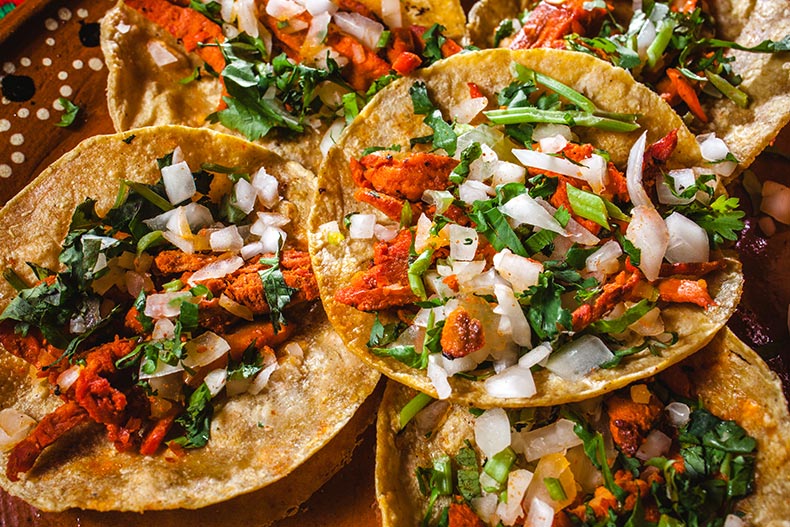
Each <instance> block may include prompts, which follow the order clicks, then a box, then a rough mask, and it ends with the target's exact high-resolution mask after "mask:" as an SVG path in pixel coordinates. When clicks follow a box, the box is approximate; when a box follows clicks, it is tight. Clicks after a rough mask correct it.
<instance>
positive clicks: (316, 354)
mask: <svg viewBox="0 0 790 527" xmlns="http://www.w3.org/2000/svg"><path fill="white" fill-rule="evenodd" d="M124 139H126V140H128V141H129V142H128V144H127V143H126V142H125V141H124ZM176 146H180V147H181V149H182V151H183V152H184V156H185V159H186V161H187V162H188V163H189V164H190V165H191V166H193V167H196V166H199V165H200V164H201V163H203V162H212V163H218V164H221V165H224V166H234V167H239V169H240V170H242V171H246V172H251V171H252V170H253V169H256V170H257V168H259V167H260V166H265V167H267V170H268V172H269V173H271V174H272V175H274V176H275V177H277V178H278V180H279V183H280V194H281V195H282V196H283V198H284V200H287V202H286V201H283V202H281V205H280V207H288V209H289V211H288V213H289V215H290V216H291V218H292V222H291V223H290V224H289V226H290V227H291V228H290V229H289V232H288V237H289V240H296V246H297V248H299V246H300V244H301V248H302V249H304V248H305V245H306V230H305V226H306V218H307V210H308V207H309V205H310V203H311V200H312V191H313V190H314V185H315V178H314V176H313V175H312V173H310V172H309V171H307V170H305V169H304V168H302V167H301V166H299V165H298V164H296V163H293V162H288V161H285V160H283V159H282V158H281V157H279V156H277V155H276V154H274V153H272V152H270V151H268V150H266V149H264V148H261V147H260V146H257V145H254V144H251V143H248V142H246V141H243V140H241V139H237V138H235V137H231V136H228V135H224V134H218V133H216V132H212V131H210V130H202V129H195V128H186V127H176V126H168V127H159V128H146V129H139V130H134V131H132V132H130V133H123V134H117V135H110V136H99V137H94V138H91V139H88V140H86V141H84V142H83V143H81V144H80V145H79V146H78V147H77V148H75V149H74V150H72V151H71V152H69V153H67V154H66V155H64V156H63V157H62V158H61V159H59V160H58V161H57V162H55V163H54V164H53V165H52V166H50V167H49V168H48V169H47V170H45V171H44V172H43V173H42V174H41V175H40V176H39V177H38V178H37V179H36V180H35V181H34V182H33V183H31V184H30V185H29V186H28V187H27V188H25V189H24V190H23V191H22V192H21V193H20V194H18V195H17V196H16V197H15V198H14V199H12V200H11V201H10V202H9V203H8V204H7V205H6V206H5V207H4V208H3V209H2V211H0V247H3V252H2V255H0V267H2V268H7V267H12V268H13V269H15V270H16V272H17V273H19V274H20V275H22V276H23V277H25V278H26V279H28V280H31V281H32V275H31V273H30V270H29V269H28V268H27V266H25V262H27V261H30V262H35V263H37V264H39V265H42V266H45V267H49V268H57V257H58V254H59V252H60V243H61V240H62V239H63V237H64V236H65V234H66V232H67V229H68V226H69V222H70V219H71V214H72V211H73V210H74V208H75V207H76V206H77V205H78V204H80V203H81V202H82V201H83V200H84V199H85V198H87V197H93V198H96V199H97V200H98V202H97V211H98V212H99V213H100V214H102V213H104V212H105V211H107V210H108V209H109V207H110V206H111V205H112V203H113V201H114V200H115V196H116V193H117V191H118V184H119V181H120V180H121V179H131V180H134V181H142V182H146V183H154V182H156V181H157V180H158V179H159V177H160V173H159V170H158V168H157V166H156V163H155V159H156V158H157V157H162V156H163V155H165V154H167V153H169V152H172V151H173V149H174V148H175V147H176ZM14 296H15V291H14V290H13V288H12V287H11V286H10V285H9V284H8V283H7V282H6V281H2V283H0V310H2V309H4V308H5V306H6V305H7V304H8V303H9V302H10V300H11V299H12V298H13V297H14ZM303 320H304V322H303V323H302V324H303V327H302V328H300V330H299V332H298V333H297V334H296V335H295V337H294V338H293V339H292V340H294V341H296V342H298V343H299V344H300V345H301V347H302V349H303V350H304V352H305V357H304V361H303V362H302V363H301V364H299V363H298V362H292V361H283V362H282V364H281V365H280V367H279V368H278V369H277V370H276V371H275V373H274V374H273V375H272V377H271V379H270V382H269V384H268V385H267V387H266V388H265V389H264V391H262V392H261V393H260V394H259V395H258V396H252V395H249V394H244V395H241V396H237V397H233V398H230V399H226V400H225V402H224V403H221V404H220V405H219V406H218V407H217V408H216V412H215V417H214V420H213V421H212V428H211V439H210V441H209V443H208V445H207V446H206V447H204V448H199V449H193V450H189V451H187V453H186V455H185V456H184V457H182V458H179V459H176V460H174V461H171V460H166V459H165V456H163V455H154V456H149V457H146V456H141V455H139V454H136V453H120V452H118V451H116V449H115V448H114V446H113V445H112V444H111V443H110V442H109V441H108V440H107V439H106V435H105V432H104V429H103V427H100V426H86V427H83V428H81V429H78V430H75V431H74V433H72V434H69V435H68V436H66V437H64V438H62V440H61V441H58V442H57V443H56V444H55V445H53V446H52V447H51V448H49V449H47V450H46V451H45V452H44V454H43V455H42V456H41V458H39V460H38V461H37V463H36V465H35V466H34V467H33V469H32V470H31V471H30V472H28V473H27V474H26V475H24V476H23V477H22V479H21V480H20V481H18V482H10V481H9V480H8V479H7V478H6V476H5V466H6V463H7V460H8V453H3V454H2V456H0V472H2V475H0V485H2V486H3V488H5V489H6V490H7V491H8V492H9V493H11V494H13V495H16V496H19V497H21V498H22V499H24V500H25V501H28V502H29V503H31V504H32V505H34V506H36V507H38V508H40V509H42V510H48V511H61V510H65V509H68V508H71V507H79V508H86V509H96V510H102V511H104V510H127V511H143V510H157V509H174V508H198V507H204V506H207V505H210V504H213V503H217V502H221V501H224V500H228V499H230V498H233V497H235V496H238V495H240V494H244V493H248V492H251V491H254V490H256V489H260V488H262V487H265V486H267V485H269V484H272V483H274V482H276V481H278V480H280V479H281V478H283V477H284V476H286V475H287V474H288V473H290V472H291V471H292V470H294V469H295V468H296V467H298V466H299V465H300V464H302V463H303V462H304V461H305V460H307V459H308V458H309V457H310V456H311V455H313V454H314V453H316V452H317V451H318V450H319V449H320V448H321V447H322V446H324V445H325V444H326V443H327V442H328V441H329V440H330V439H331V438H332V437H334V436H335V435H336V434H337V433H339V432H340V430H341V429H342V428H343V426H344V425H345V424H346V423H347V422H348V421H349V420H350V419H351V418H352V417H353V415H354V413H355V412H356V410H357V409H358V408H359V406H360V405H361V404H362V402H363V401H364V400H365V399H366V398H367V397H368V395H370V393H371V392H372V391H373V388H374V387H375V385H376V382H377V379H378V374H376V373H375V372H373V371H371V370H369V369H368V368H366V367H365V366H364V365H363V364H362V362H361V361H359V360H358V359H356V358H355V357H354V356H353V355H352V354H350V353H348V352H347V351H346V350H345V349H344V347H343V344H342V341H341V340H340V338H339V337H338V335H337V334H336V333H335V332H334V331H332V329H331V326H330V325H329V323H328V321H327V320H326V317H325V315H324V313H323V311H322V309H321V307H320V305H314V306H313V307H311V308H310V309H309V310H308V311H307V312H305V313H303ZM340 378H342V379H343V380H344V382H342V383H338V382H337V379H340ZM60 404H61V400H60V399H59V398H58V397H56V396H55V395H52V394H50V393H49V387H48V385H47V383H46V381H42V380H40V379H37V378H36V377H34V376H33V375H32V374H31V372H30V371H29V368H28V366H27V364H26V363H24V362H23V361H22V360H21V359H18V358H16V357H14V356H12V355H10V354H9V353H7V352H5V351H3V352H2V353H0V407H2V408H8V407H12V408H15V409H17V410H19V411H21V412H23V413H25V414H28V415H30V416H31V417H33V418H35V419H37V420H38V419H41V418H42V417H44V416H45V415H46V414H48V413H49V412H51V411H52V410H54V409H55V408H56V407H57V406H59V405H60ZM316 479H319V478H317V477H316ZM325 479H326V478H324V480H325Z"/></svg>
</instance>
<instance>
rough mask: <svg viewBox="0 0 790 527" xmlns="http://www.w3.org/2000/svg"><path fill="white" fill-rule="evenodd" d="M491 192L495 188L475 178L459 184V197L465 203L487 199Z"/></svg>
mask: <svg viewBox="0 0 790 527" xmlns="http://www.w3.org/2000/svg"><path fill="white" fill-rule="evenodd" d="M491 193H493V190H492V189H491V187H490V186H488V185H486V184H485V183H482V182H480V181H475V180H474V179H467V180H466V181H464V182H463V183H461V184H460V185H458V197H459V199H460V200H461V201H463V202H464V203H474V202H475V201H485V200H487V199H488V196H489V194H491Z"/></svg>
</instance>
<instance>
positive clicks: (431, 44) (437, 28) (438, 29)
mask: <svg viewBox="0 0 790 527" xmlns="http://www.w3.org/2000/svg"><path fill="white" fill-rule="evenodd" d="M445 29H446V28H445V27H444V26H441V25H439V24H433V25H432V26H431V27H429V28H428V29H427V30H426V31H425V33H423V34H422V41H423V42H424V43H425V46H424V49H423V52H422V55H423V58H424V59H425V60H424V62H423V65H424V66H430V65H431V64H433V63H434V62H436V61H438V60H441V59H442V58H443V54H442V46H443V45H444V43H445V42H446V41H447V38H446V37H445V36H444V35H442V31H444V30H445ZM451 155H452V154H451Z"/></svg>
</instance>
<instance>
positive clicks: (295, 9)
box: [236, 0, 305, 20]
mask: <svg viewBox="0 0 790 527" xmlns="http://www.w3.org/2000/svg"><path fill="white" fill-rule="evenodd" d="M238 4H239V2H237V4H236V5H237V6H238ZM304 12H305V7H304V6H303V5H300V4H298V3H296V2H294V1H293V0H268V2H266V14H267V15H269V16H273V17H274V18H276V19H277V20H288V19H290V18H294V17H295V16H297V15H300V14H302V13H304Z"/></svg>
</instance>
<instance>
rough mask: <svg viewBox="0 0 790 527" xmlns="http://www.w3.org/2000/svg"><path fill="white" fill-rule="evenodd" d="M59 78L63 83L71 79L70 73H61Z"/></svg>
mask: <svg viewBox="0 0 790 527" xmlns="http://www.w3.org/2000/svg"><path fill="white" fill-rule="evenodd" d="M58 78H59V79H60V80H62V81H65V80H66V79H68V78H69V73H68V72H67V71H59V72H58Z"/></svg>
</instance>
